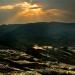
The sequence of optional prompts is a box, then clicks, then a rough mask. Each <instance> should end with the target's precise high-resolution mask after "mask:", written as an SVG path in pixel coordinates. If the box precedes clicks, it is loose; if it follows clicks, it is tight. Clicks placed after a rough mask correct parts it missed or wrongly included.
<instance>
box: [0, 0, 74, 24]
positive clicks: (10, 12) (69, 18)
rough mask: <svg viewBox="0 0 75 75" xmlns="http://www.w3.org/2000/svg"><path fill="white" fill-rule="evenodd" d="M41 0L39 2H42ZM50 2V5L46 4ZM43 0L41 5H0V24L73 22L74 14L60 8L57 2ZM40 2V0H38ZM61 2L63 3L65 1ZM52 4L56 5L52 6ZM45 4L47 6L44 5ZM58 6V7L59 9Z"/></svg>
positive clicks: (19, 3) (25, 3) (34, 3)
mask: <svg viewBox="0 0 75 75" xmlns="http://www.w3.org/2000/svg"><path fill="white" fill-rule="evenodd" d="M42 1H43V0H41V2H42ZM50 1H52V2H51V3H52V5H50V4H51V3H50V4H48V2H50ZM50 1H49V0H48V1H47V2H46V3H45V0H44V1H43V2H42V3H37V2H33V3H29V2H17V3H14V4H11V3H10V4H9V3H8V4H4V5H0V23H29V22H43V21H44V22H45V21H47V22H50V21H64V22H74V21H75V14H74V12H72V11H71V10H72V9H70V10H68V9H67V10H66V8H67V7H65V8H63V5H61V6H60V4H59V2H60V1H59V0H56V1H57V2H58V3H56V1H54V0H50ZM39 2H40V0H39ZM61 2H63V3H65V1H62V0H61ZM53 3H56V4H55V5H53ZM63 3H61V4H63ZM46 4H47V5H46ZM59 6H60V7H59ZM73 11H74V10H73Z"/></svg>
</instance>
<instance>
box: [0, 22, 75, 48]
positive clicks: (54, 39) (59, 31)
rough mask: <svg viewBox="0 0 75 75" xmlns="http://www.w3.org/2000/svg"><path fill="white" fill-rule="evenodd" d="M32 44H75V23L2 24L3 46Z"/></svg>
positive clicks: (0, 39)
mask: <svg viewBox="0 0 75 75" xmlns="http://www.w3.org/2000/svg"><path fill="white" fill-rule="evenodd" d="M65 43H66V44H65ZM31 44H52V45H54V46H63V45H67V46H69V45H71V46H75V24H74V23H59V22H51V23H43V22H42V23H31V24H12V25H11V24H9V25H1V26H0V45H1V47H7V48H8V47H9V48H24V46H26V45H31Z"/></svg>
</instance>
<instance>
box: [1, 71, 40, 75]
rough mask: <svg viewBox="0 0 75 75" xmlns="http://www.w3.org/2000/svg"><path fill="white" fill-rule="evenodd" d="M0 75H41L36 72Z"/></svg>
mask: <svg viewBox="0 0 75 75" xmlns="http://www.w3.org/2000/svg"><path fill="white" fill-rule="evenodd" d="M0 75H41V74H39V73H37V72H30V71H28V72H16V71H13V72H10V73H0Z"/></svg>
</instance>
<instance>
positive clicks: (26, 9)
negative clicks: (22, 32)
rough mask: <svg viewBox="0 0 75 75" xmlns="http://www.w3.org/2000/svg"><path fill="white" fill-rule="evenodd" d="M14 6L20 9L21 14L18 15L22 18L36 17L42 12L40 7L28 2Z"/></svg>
mask: <svg viewBox="0 0 75 75" xmlns="http://www.w3.org/2000/svg"><path fill="white" fill-rule="evenodd" d="M16 6H18V7H20V8H21V11H22V12H21V13H20V14H21V15H23V16H28V15H29V16H30V15H38V14H39V13H41V12H42V10H43V9H42V6H41V5H38V4H32V3H28V2H23V3H20V4H16Z"/></svg>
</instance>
